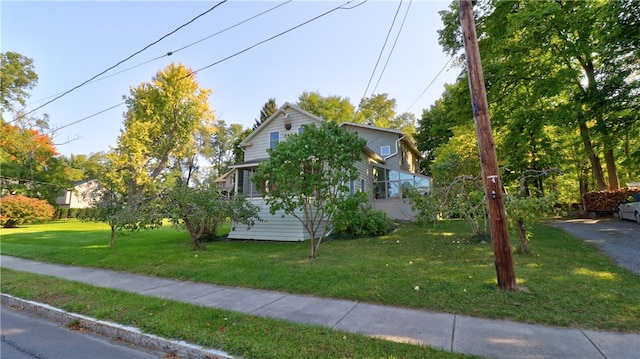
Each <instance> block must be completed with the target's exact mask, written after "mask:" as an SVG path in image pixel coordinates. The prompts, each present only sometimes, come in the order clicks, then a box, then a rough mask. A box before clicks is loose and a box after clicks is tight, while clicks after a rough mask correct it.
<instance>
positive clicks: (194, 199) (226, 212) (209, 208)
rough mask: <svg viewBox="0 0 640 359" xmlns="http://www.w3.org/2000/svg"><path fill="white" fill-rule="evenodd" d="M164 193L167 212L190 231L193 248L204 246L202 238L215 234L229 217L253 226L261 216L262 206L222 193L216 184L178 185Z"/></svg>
mask: <svg viewBox="0 0 640 359" xmlns="http://www.w3.org/2000/svg"><path fill="white" fill-rule="evenodd" d="M162 197H163V198H164V201H165V205H164V208H165V211H166V215H167V216H168V218H169V219H170V220H171V221H172V222H173V224H174V225H175V226H176V227H178V228H185V229H186V230H187V232H189V236H190V237H191V243H192V244H193V247H194V249H201V246H200V243H201V241H202V240H204V239H207V238H211V237H215V236H216V234H217V232H218V229H219V228H220V226H221V225H222V224H224V223H227V222H228V221H229V220H232V221H233V222H235V223H239V224H244V225H247V226H248V227H251V226H253V224H254V223H255V221H256V220H259V219H260V218H259V217H258V211H259V207H257V206H255V205H253V204H252V203H250V202H248V201H247V200H246V199H245V198H244V197H243V196H242V195H240V194H236V195H234V196H233V197H231V198H229V197H223V196H221V195H220V194H219V193H218V191H216V189H215V188H214V187H207V188H202V189H197V188H191V187H187V186H177V187H176V188H174V189H172V190H168V191H166V192H165V193H164V194H163V196H162Z"/></svg>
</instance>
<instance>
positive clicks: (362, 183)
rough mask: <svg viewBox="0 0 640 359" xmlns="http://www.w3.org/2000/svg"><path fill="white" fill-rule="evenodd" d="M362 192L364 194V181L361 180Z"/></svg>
mask: <svg viewBox="0 0 640 359" xmlns="http://www.w3.org/2000/svg"><path fill="white" fill-rule="evenodd" d="M360 192H364V179H361V180H360Z"/></svg>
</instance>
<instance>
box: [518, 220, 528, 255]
mask: <svg viewBox="0 0 640 359" xmlns="http://www.w3.org/2000/svg"><path fill="white" fill-rule="evenodd" d="M518 235H519V236H520V253H522V254H528V253H529V246H528V245H527V231H526V229H525V226H524V219H522V218H518Z"/></svg>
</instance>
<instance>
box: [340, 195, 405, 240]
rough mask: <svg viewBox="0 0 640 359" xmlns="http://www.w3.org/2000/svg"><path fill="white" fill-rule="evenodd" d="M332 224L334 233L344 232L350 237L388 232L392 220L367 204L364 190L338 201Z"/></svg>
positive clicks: (391, 225) (372, 235) (370, 235)
mask: <svg viewBox="0 0 640 359" xmlns="http://www.w3.org/2000/svg"><path fill="white" fill-rule="evenodd" d="M332 225H333V230H334V232H335V233H345V234H348V235H350V236H352V237H374V236H381V235H384V234H387V233H389V231H390V229H391V228H392V227H393V222H392V221H391V219H390V218H389V217H388V216H387V215H386V213H384V212H382V211H377V210H374V209H372V208H371V206H370V205H368V199H367V195H366V194H365V193H364V192H358V193H356V194H355V195H353V196H349V197H347V198H345V199H344V200H343V201H342V202H340V203H338V206H337V211H336V213H335V215H334V216H333V220H332Z"/></svg>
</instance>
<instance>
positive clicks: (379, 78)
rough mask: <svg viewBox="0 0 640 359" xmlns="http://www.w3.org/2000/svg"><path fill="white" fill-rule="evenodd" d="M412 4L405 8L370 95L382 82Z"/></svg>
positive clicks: (411, 1)
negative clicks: (398, 28)
mask: <svg viewBox="0 0 640 359" xmlns="http://www.w3.org/2000/svg"><path fill="white" fill-rule="evenodd" d="M412 3H413V0H410V1H409V6H407V11H406V12H405V13H404V18H402V24H400V30H398V34H397V35H396V39H395V41H394V42H393V46H391V51H389V56H387V61H386V62H385V63H384V67H383V68H382V71H381V72H380V77H378V82H376V86H375V87H374V88H373V90H372V91H371V93H372V94H373V93H375V92H376V89H377V88H378V84H380V80H382V75H384V70H386V69H387V65H388V64H389V60H391V55H392V54H393V50H394V49H395V48H396V44H397V43H398V39H399V38H400V34H401V33H402V28H403V27H404V23H405V21H407V15H409V9H411V4H412Z"/></svg>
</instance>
